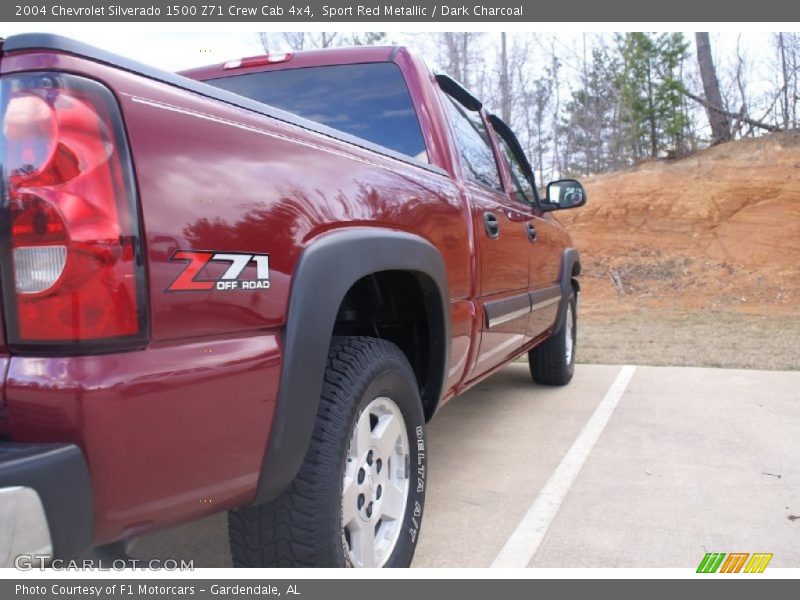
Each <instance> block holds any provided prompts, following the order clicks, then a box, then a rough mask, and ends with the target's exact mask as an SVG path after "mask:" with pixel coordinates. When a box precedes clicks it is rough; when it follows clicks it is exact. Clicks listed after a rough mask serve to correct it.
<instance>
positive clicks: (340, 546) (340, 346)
mask: <svg viewBox="0 0 800 600" xmlns="http://www.w3.org/2000/svg"><path fill="white" fill-rule="evenodd" d="M386 399H388V400H389V401H390V403H387V402H386ZM376 400H377V401H378V403H377V404H376ZM376 406H377V409H376ZM392 406H394V407H396V409H397V411H398V415H399V416H401V417H402V419H397V420H396V421H395V424H400V421H401V420H402V425H403V427H404V433H405V439H406V440H407V446H406V450H405V451H404V452H403V455H404V459H403V460H402V461H400V460H397V459H398V458H399V455H397V454H394V457H393V459H392V460H393V461H394V464H393V465H392V469H394V470H397V472H400V473H401V474H402V477H401V478H400V479H401V480H404V481H406V483H407V497H406V498H405V503H404V510H402V511H400V512H399V513H398V515H399V518H398V519H397V527H398V529H397V531H398V533H399V535H397V536H396V541H395V542H394V543H393V545H392V547H391V548H390V549H389V550H386V552H385V555H383V556H378V560H375V561H372V562H373V563H374V564H375V565H376V566H377V565H378V564H382V566H385V567H407V566H409V565H410V564H411V559H412V557H413V555H414V550H415V548H416V544H417V540H418V539H419V530H420V525H421V521H422V512H423V506H424V501H425V476H426V466H427V440H426V436H425V421H424V415H423V412H422V403H421V401H420V396H419V388H418V385H417V382H416V379H415V377H414V373H413V371H412V369H411V366H410V365H409V364H408V360H407V359H406V357H405V355H404V354H403V352H402V351H401V350H400V349H399V348H398V347H397V346H395V345H394V344H391V343H389V342H387V341H385V340H380V339H376V338H369V337H339V338H334V340H333V342H332V344H331V347H330V351H329V353H328V362H327V367H326V370H325V379H324V383H323V389H322V395H321V397H320V403H319V410H318V413H317V420H316V424H315V427H314V433H313V436H312V440H311V444H310V447H309V449H308V452H307V454H306V458H305V460H304V462H303V466H302V467H301V468H300V472H299V473H298V474H297V477H296V478H295V480H294V481H293V482H292V484H291V485H290V486H289V488H288V489H287V490H286V491H285V492H284V493H283V494H282V495H281V496H279V497H278V498H276V499H274V500H272V501H270V502H268V503H266V504H262V505H258V506H248V507H244V508H240V509H238V510H234V511H231V512H230V513H229V515H228V531H229V538H230V545H231V554H232V557H233V563H234V566H237V567H270V566H275V567H345V566H358V565H356V564H354V563H355V562H357V561H356V560H354V558H359V556H363V553H362V554H360V555H359V553H357V552H356V553H354V552H353V542H354V540H353V538H352V535H353V529H352V527H351V531H350V532H349V533H346V531H345V527H344V524H343V503H344V502H345V501H346V500H347V498H343V491H344V487H345V479H346V474H347V473H349V477H350V479H351V480H352V478H353V477H358V475H357V474H358V470H359V469H360V468H362V467H364V468H365V470H366V471H367V472H369V468H370V467H372V469H373V475H374V476H375V485H374V486H373V487H372V488H368V487H363V486H362V487H361V488H360V489H359V490H356V491H358V492H359V493H361V494H363V495H364V498H363V503H361V504H360V506H358V505H357V506H353V507H351V508H350V509H349V510H350V512H349V513H347V514H348V515H349V517H350V518H352V517H353V514H352V513H353V511H359V510H361V511H362V513H363V514H362V516H363V517H364V519H365V520H364V521H363V522H361V523H363V524H364V525H365V526H373V527H375V528H376V530H377V531H378V532H380V531H381V527H383V525H382V524H381V523H379V520H378V519H374V522H371V521H369V519H370V518H372V517H373V516H376V515H378V513H379V511H380V510H381V508H380V500H381V498H376V496H377V495H378V492H377V487H378V483H380V484H381V485H386V481H385V480H384V479H380V477H381V471H382V472H383V474H384V475H385V473H386V471H385V469H386V468H387V467H388V464H389V462H388V457H387V456H383V455H382V454H380V453H379V452H378V450H379V448H378V446H377V445H376V446H375V447H374V448H373V450H374V454H373V456H372V457H370V458H371V460H372V463H371V464H370V463H368V462H367V458H366V457H367V450H365V449H364V448H362V449H361V450H362V451H361V452H357V453H353V452H351V451H350V450H351V438H352V436H353V432H354V430H355V428H356V425H357V424H358V423H359V419H361V417H363V416H365V411H374V410H377V413H376V414H378V417H380V415H381V414H387V415H388V414H389V413H391V412H392V409H391V407H392ZM381 411H385V412H384V413H382V412H381ZM370 420H373V421H375V426H376V427H377V423H378V421H379V420H380V419H379V418H374V419H373V418H372V417H369V418H368V422H369V421H370ZM361 422H362V423H363V422H364V420H363V419H362V421H361ZM375 431H377V429H376V430H375ZM375 437H376V439H377V438H378V437H379V436H377V433H376V434H375ZM356 455H357V456H356ZM348 458H349V459H350V460H349V462H348ZM355 458H358V459H363V460H362V461H361V462H356V463H353V460H354V459H355ZM378 458H381V460H382V461H386V462H384V463H383V466H382V469H381V470H380V471H379V470H378V468H377V460H378ZM400 463H403V464H400ZM366 477H367V473H365V479H364V481H365V483H364V485H367V483H369V482H367V480H366ZM401 487H402V486H401ZM351 491H352V490H351ZM370 493H372V494H373V495H372V496H370ZM358 495H359V494H358V493H357V494H355V496H353V495H352V494H351V496H350V498H349V499H350V500H352V501H354V502H359V500H358ZM381 496H382V494H381ZM370 500H371V501H372V502H374V505H373V508H374V510H375V513H374V515H371V516H366V509H367V504H368V502H369V501H370ZM348 506H349V505H348ZM387 518H388V517H387ZM383 531H384V532H386V531H389V529H384V530H383ZM391 537H392V538H394V536H391ZM366 562H368V563H369V562H370V561H369V560H367V561H366Z"/></svg>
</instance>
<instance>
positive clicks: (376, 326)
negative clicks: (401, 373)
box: [333, 271, 439, 419]
mask: <svg viewBox="0 0 800 600" xmlns="http://www.w3.org/2000/svg"><path fill="white" fill-rule="evenodd" d="M430 285H433V282H432V281H431V280H429V279H427V278H426V277H425V276H424V275H421V274H418V273H413V272H410V271H380V272H377V273H372V274H370V275H367V276H366V277H363V278H361V279H359V280H358V281H357V282H356V283H354V284H353V285H352V286H351V287H350V289H349V290H348V291H347V294H345V297H344V299H343V300H342V303H341V305H340V306H339V311H338V312H337V314H336V322H335V324H334V327H333V333H334V335H366V336H371V337H377V338H381V339H385V340H387V341H390V342H392V343H393V344H395V345H396V346H398V347H399V348H400V349H401V350H402V351H403V353H404V354H405V355H406V357H407V358H408V362H409V363H410V364H411V368H412V369H413V370H414V374H415V376H416V378H417V382H418V384H419V387H420V394H421V396H422V402H423V409H424V411H425V417H426V418H427V419H429V418H430V417H431V416H432V415H433V413H434V411H435V410H436V403H437V402H438V397H437V398H432V397H429V396H430V394H426V393H425V390H426V389H427V388H428V386H427V383H428V382H429V380H430V378H431V377H432V376H434V377H435V376H436V374H433V373H431V372H430V369H431V365H432V364H433V363H432V361H431V353H432V352H433V351H435V350H434V348H436V347H438V346H439V345H438V344H437V343H435V340H434V339H433V337H435V335H436V333H435V327H432V326H431V325H432V323H431V321H432V319H431V317H432V315H431V314H430V308H429V303H427V302H426V295H429V294H430V293H431V289H430V288H429V286H430Z"/></svg>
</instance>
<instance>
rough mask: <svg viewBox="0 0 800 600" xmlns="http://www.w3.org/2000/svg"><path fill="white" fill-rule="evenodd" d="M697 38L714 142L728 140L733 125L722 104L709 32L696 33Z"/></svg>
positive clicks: (699, 61) (698, 55)
mask: <svg viewBox="0 0 800 600" xmlns="http://www.w3.org/2000/svg"><path fill="white" fill-rule="evenodd" d="M695 40H696V42H697V64H698V65H699V67H700V77H701V79H702V80H703V92H704V94H705V100H706V103H707V104H706V114H707V115H708V124H709V125H710V126H711V137H712V143H713V144H719V143H720V142H727V141H728V140H730V139H731V126H730V121H729V120H728V115H727V114H726V111H725V110H724V107H723V105H722V96H721V95H720V93H719V80H718V79H717V70H716V68H715V67H714V60H713V58H712V57H711V42H710V41H709V39H708V32H707V31H706V32H697V33H695ZM715 109H716V110H715Z"/></svg>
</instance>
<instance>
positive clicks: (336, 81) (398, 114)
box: [206, 62, 429, 162]
mask: <svg viewBox="0 0 800 600" xmlns="http://www.w3.org/2000/svg"><path fill="white" fill-rule="evenodd" d="M206 83H208V84H210V85H213V86H216V87H219V88H222V89H224V90H228V91H230V92H233V93H235V94H239V95H240V96H245V97H247V98H251V99H252V100H257V101H258V102H263V103H264V104H269V105H271V106H275V107H276V108H280V109H281V110H285V111H286V112H291V113H294V114H296V115H300V116H301V117H305V118H306V119H309V120H311V121H316V122H317V123H322V124H323V125H327V126H328V127H331V128H333V129H338V130H340V131H344V132H345V133H349V134H351V135H355V136H358V137H360V138H363V139H365V140H367V141H370V142H373V143H375V144H379V145H381V146H385V147H386V148H390V149H391V150H395V151H396V152H400V153H401V154H406V155H408V156H411V157H413V158H416V159H417V160H421V161H423V162H429V161H428V153H427V152H426V150H425V142H424V140H423V138H422V131H421V130H420V126H419V121H418V119H417V113H416V111H415V110H414V103H413V102H412V101H411V95H410V94H409V91H408V87H407V86H406V82H405V80H404V79H403V74H402V73H401V72H400V69H399V67H398V66H397V65H395V64H394V63H388V62H386V63H363V64H355V65H330V66H323V67H304V68H300V69H285V70H282V71H264V72H262V73H247V74H245V75H234V76H233V77H224V78H222V79H211V80H208V81H206Z"/></svg>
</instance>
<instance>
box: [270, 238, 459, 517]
mask: <svg viewBox="0 0 800 600" xmlns="http://www.w3.org/2000/svg"><path fill="white" fill-rule="evenodd" d="M380 271H406V272H409V273H411V274H413V275H414V276H415V277H416V278H417V280H418V281H419V282H420V284H421V288H422V290H423V296H424V304H425V309H426V313H427V317H428V326H429V329H430V334H431V335H430V338H431V364H430V370H429V375H428V377H427V380H426V383H425V385H424V387H423V388H422V389H421V394H422V397H423V401H425V402H426V403H427V402H433V404H432V406H436V405H437V404H438V402H439V400H440V398H441V396H442V394H443V392H444V386H445V382H446V377H447V370H448V366H449V364H450V363H449V361H450V296H449V292H448V285H447V271H446V270H445V266H444V261H443V259H442V256H441V254H440V253H439V251H438V250H437V249H436V247H435V246H434V245H433V244H431V243H430V242H428V241H426V240H425V239H423V238H421V237H419V236H417V235H413V234H410V233H406V232H402V231H396V230H388V229H380V228H370V227H350V228H347V229H343V230H337V231H333V232H330V233H326V234H323V235H321V236H320V237H319V238H317V239H316V240H315V241H313V242H312V243H311V244H310V245H309V246H308V247H306V248H305V250H304V251H303V252H302V254H301V255H300V258H299V260H298V262H297V266H296V268H295V270H294V275H293V277H292V283H291V291H290V293H289V304H288V310H287V315H286V325H285V327H284V330H283V335H282V337H283V339H282V342H283V360H282V368H281V377H280V384H279V388H278V398H277V402H276V407H275V413H274V416H273V421H272V430H271V432H270V435H269V439H268V442H267V448H266V450H265V453H264V459H263V461H262V464H261V474H260V478H259V482H258V490H257V493H256V497H255V502H256V503H259V502H265V501H268V500H271V499H273V498H275V497H277V496H278V495H280V494H281V493H282V492H283V491H284V490H285V489H286V488H287V487H288V486H289V484H290V483H291V482H292V480H293V479H294V477H295V476H296V475H297V472H298V471H299V470H300V467H301V465H302V463H303V460H304V459H305V455H306V452H307V450H308V446H309V443H310V441H311V435H312V433H313V430H314V423H315V421H316V416H317V408H318V404H319V397H320V393H321V391H322V381H323V375H324V372H325V365H326V363H327V356H328V348H329V346H330V341H331V337H332V335H333V328H334V325H335V322H336V315H337V313H338V310H339V306H340V305H341V303H342V300H343V299H344V297H345V294H347V292H348V290H349V289H350V288H351V287H352V286H353V284H355V283H356V282H357V281H358V280H359V279H362V278H363V277H366V276H367V275H371V274H373V273H377V272H380Z"/></svg>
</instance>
